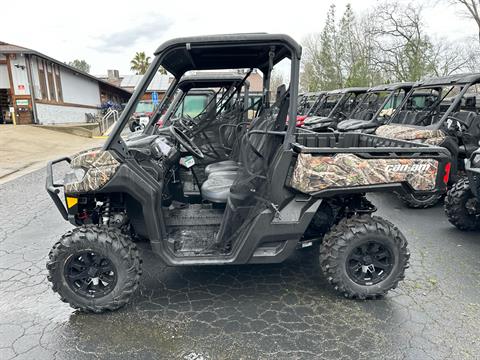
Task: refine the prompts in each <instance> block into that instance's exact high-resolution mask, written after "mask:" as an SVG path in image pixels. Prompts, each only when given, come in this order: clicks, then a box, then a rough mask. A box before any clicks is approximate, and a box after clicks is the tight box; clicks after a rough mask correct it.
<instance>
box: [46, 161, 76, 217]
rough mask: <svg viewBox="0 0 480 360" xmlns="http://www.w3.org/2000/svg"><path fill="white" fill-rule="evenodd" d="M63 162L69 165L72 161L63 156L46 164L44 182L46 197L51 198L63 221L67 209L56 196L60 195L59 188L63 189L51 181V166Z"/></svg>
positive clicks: (60, 185)
mask: <svg viewBox="0 0 480 360" xmlns="http://www.w3.org/2000/svg"><path fill="white" fill-rule="evenodd" d="M64 161H66V162H68V163H69V164H70V163H71V162H72V159H70V158H69V157H68V156H65V157H62V158H60V159H57V160H53V161H50V162H49V163H48V164H47V179H46V182H45V188H46V190H47V192H48V195H50V197H51V198H52V200H53V203H54V204H55V206H56V207H57V209H58V211H59V212H60V214H61V215H62V217H63V218H64V219H65V220H68V211H67V207H66V206H65V204H64V203H63V201H62V199H60V196H58V194H59V193H60V188H63V184H55V183H54V181H53V165H55V164H58V163H61V162H64Z"/></svg>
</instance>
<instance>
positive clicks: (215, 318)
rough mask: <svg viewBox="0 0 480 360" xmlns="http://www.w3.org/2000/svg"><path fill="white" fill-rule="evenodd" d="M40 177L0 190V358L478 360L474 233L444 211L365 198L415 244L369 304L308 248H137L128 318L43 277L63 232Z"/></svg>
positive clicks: (479, 249)
mask: <svg viewBox="0 0 480 360" xmlns="http://www.w3.org/2000/svg"><path fill="white" fill-rule="evenodd" d="M44 176H45V174H44V170H43V169H42V170H39V171H36V172H33V173H31V174H28V175H25V176H23V177H21V178H18V179H16V180H15V181H11V182H8V183H6V184H3V185H0V199H1V201H0V268H1V272H0V295H1V296H0V359H134V358H141V359H163V358H165V359H189V360H200V359H317V358H318V359H320V358H321V359H370V358H381V359H478V358H480V325H479V324H480V300H479V298H480V236H479V235H480V233H462V232H460V231H458V230H456V229H455V228H454V227H452V226H451V225H450V224H449V223H448V222H447V220H446V218H445V216H444V214H443V209H442V208H441V207H440V206H439V207H435V208H433V209H426V210H410V209H406V208H405V207H404V206H403V205H402V204H401V203H400V202H399V201H398V200H397V199H396V197H395V196H393V195H390V194H377V195H373V196H371V197H370V198H371V200H372V201H373V202H374V203H375V205H377V206H378V208H379V211H378V213H377V214H378V215H380V216H384V217H385V218H387V219H389V220H390V221H392V222H394V223H395V224H396V225H397V226H398V227H399V228H400V229H401V230H402V231H403V232H404V234H405V235H406V237H407V238H408V240H409V243H410V251H411V254H412V256H411V266H410V269H408V271H407V277H406V279H405V281H403V282H402V283H400V285H399V288H397V289H396V290H394V291H391V292H390V293H389V294H388V296H386V297H385V298H383V299H380V300H375V301H352V300H347V299H344V298H342V297H341V296H339V295H338V294H337V293H336V292H335V291H334V290H333V289H332V288H331V287H330V286H329V284H327V282H326V279H325V278H324V277H323V275H322V274H321V272H320V269H319V265H318V259H317V256H316V252H315V251H314V249H313V250H307V249H304V250H302V251H298V252H297V253H296V254H295V256H294V257H292V258H291V259H289V260H288V261H287V262H285V263H283V264H278V265H252V266H234V267H211V266H209V267H182V268H171V267H166V266H165V265H163V264H162V263H161V262H160V261H159V260H158V258H156V257H155V256H154V255H153V254H152V253H151V252H150V251H149V250H148V248H147V247H146V246H145V245H144V246H143V248H144V249H143V251H142V256H143V258H144V274H143V277H142V281H141V285H140V289H139V291H138V292H137V294H136V296H135V298H134V300H133V302H132V303H131V304H130V305H128V306H127V307H125V308H124V309H122V310H120V311H117V312H113V313H107V314H101V315H90V314H82V313H77V312H75V311H73V310H72V309H71V308H70V307H69V306H68V305H67V304H64V303H62V302H61V301H60V300H59V298H58V297H57V295H55V294H54V293H53V292H52V291H51V289H50V287H49V283H48V282H47V280H46V270H45V261H46V257H47V254H48V252H49V250H50V247H51V246H52V244H53V243H54V242H55V241H56V240H57V239H58V238H59V237H60V236H61V235H62V234H63V233H64V232H65V231H66V230H68V229H69V228H71V226H70V225H69V224H68V223H66V222H65V221H63V219H62V218H61V217H60V215H59V213H58V212H57V210H56V208H55V207H54V205H53V203H52V201H51V200H50V198H49V197H48V195H47V193H46V192H45V190H44Z"/></svg>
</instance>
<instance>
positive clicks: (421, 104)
mask: <svg viewBox="0 0 480 360" xmlns="http://www.w3.org/2000/svg"><path fill="white" fill-rule="evenodd" d="M479 83H480V74H477V73H472V74H460V75H452V76H448V77H440V78H431V79H426V80H423V81H419V82H417V83H395V84H389V85H380V86H375V87H372V88H362V87H357V88H345V89H339V90H334V91H328V92H325V91H322V92H315V93H305V94H301V95H300V96H299V104H300V105H299V115H298V116H297V126H299V127H301V128H303V129H308V130H311V131H315V132H325V131H336V132H352V131H354V132H363V133H367V134H376V135H379V136H385V137H389V138H395V139H401V140H408V141H416V142H422V143H427V144H434V145H438V146H442V147H445V148H446V149H448V151H449V152H450V153H451V155H452V166H451V169H450V179H449V188H450V190H449V192H448V195H447V199H446V202H445V204H446V206H445V211H446V213H447V216H448V218H449V220H450V221H451V222H452V223H453V224H454V225H455V226H457V227H458V228H461V229H475V228H478V224H479V221H478V220H477V216H478V214H479V212H478V210H477V202H476V200H475V199H474V195H475V194H476V189H475V186H474V185H473V186H472V187H473V188H474V189H473V191H472V190H471V189H470V184H476V178H475V176H474V175H473V173H474V170H472V169H471V168H470V167H469V166H470V164H471V162H470V161H469V159H470V158H472V160H474V159H476V155H474V151H475V150H476V149H477V148H478V145H479V141H480V115H479V110H480V104H479V103H478V100H479V99H480V98H479V97H478V93H477V86H478V84H479ZM479 160H480V158H479ZM466 161H467V167H466V166H465V164H466ZM467 174H469V175H468V176H467ZM442 195H443V194H432V195H429V196H423V195H415V194H406V195H405V194H399V196H400V198H401V199H402V200H404V201H405V203H406V204H407V205H408V206H410V207H415V208H426V207H430V206H433V205H435V204H436V203H437V202H438V201H439V200H440V199H441V198H442Z"/></svg>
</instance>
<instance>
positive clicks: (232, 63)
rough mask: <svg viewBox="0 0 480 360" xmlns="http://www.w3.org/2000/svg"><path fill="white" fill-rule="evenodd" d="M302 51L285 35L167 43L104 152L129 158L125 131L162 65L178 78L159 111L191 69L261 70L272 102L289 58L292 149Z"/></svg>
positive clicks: (149, 128)
mask: <svg viewBox="0 0 480 360" xmlns="http://www.w3.org/2000/svg"><path fill="white" fill-rule="evenodd" d="M301 52H302V49H301V47H300V45H299V44H298V43H297V42H295V41H294V40H293V39H292V38H290V37H289V36H287V35H281V34H280V35H279V34H266V33H254V34H233V35H212V36H199V37H190V38H178V39H173V40H170V41H167V42H165V43H164V44H163V45H161V46H160V47H159V48H158V49H157V51H156V52H155V55H156V56H155V58H154V59H153V61H152V63H151V64H150V66H149V68H148V70H147V72H146V73H145V75H144V76H143V78H142V79H141V81H140V83H139V85H138V87H137V88H136V90H135V91H134V93H133V95H132V97H131V98H130V100H129V101H128V103H127V105H126V107H125V110H124V111H123V113H122V115H121V116H120V119H119V120H118V121H117V123H116V125H115V127H114V129H113V131H112V133H111V134H110V136H109V137H108V139H107V140H106V142H105V144H104V146H103V150H113V151H115V152H116V153H117V154H118V156H119V157H120V158H128V157H129V154H128V148H127V146H126V144H125V143H124V141H123V139H122V138H121V132H122V130H123V128H124V127H125V125H126V124H127V122H128V119H129V118H130V116H131V115H132V113H133V111H134V109H135V105H136V104H137V103H138V101H140V99H141V97H142V96H143V94H144V92H145V90H146V89H147V87H148V85H149V84H150V82H151V81H152V79H153V77H154V76H155V74H156V73H157V71H158V69H159V68H160V66H163V67H164V68H165V69H166V70H167V71H168V72H170V73H171V74H173V76H174V80H173V81H172V83H171V84H170V86H169V88H168V90H167V91H166V93H165V96H164V97H163V99H162V101H161V104H160V106H159V109H163V107H164V106H165V104H166V102H167V99H170V98H171V96H172V94H173V93H174V91H175V89H176V88H177V85H178V82H179V81H180V79H181V77H182V76H183V75H184V74H185V73H186V72H187V71H190V70H214V69H218V70H221V69H239V68H244V69H245V68H257V69H259V70H260V71H262V73H263V75H264V77H263V81H264V98H265V99H267V100H268V99H269V97H270V89H269V83H270V75H271V69H272V67H273V66H274V65H275V64H277V63H279V62H280V61H281V60H283V59H285V58H289V59H290V60H291V64H290V86H289V91H290V103H289V112H288V115H289V116H288V119H289V120H288V127H287V131H286V136H285V139H284V142H283V148H284V149H285V150H288V149H290V148H291V144H292V142H293V140H294V131H295V123H296V115H297V97H298V80H299V71H300V58H301ZM266 54H268V57H267V56H266ZM157 120H158V119H157V116H153V117H152V118H151V119H150V123H149V124H148V125H147V126H146V128H145V130H144V132H145V133H146V134H151V133H152V132H153V130H154V128H153V126H152V124H153V123H155V122H156V121H157Z"/></svg>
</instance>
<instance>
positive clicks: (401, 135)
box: [375, 125, 446, 145]
mask: <svg viewBox="0 0 480 360" xmlns="http://www.w3.org/2000/svg"><path fill="white" fill-rule="evenodd" d="M375 135H378V136H382V137H386V138H390V139H398V140H408V141H415V142H421V143H423V144H430V145H438V144H441V143H442V142H443V141H444V140H445V138H446V135H445V133H444V132H443V131H442V130H432V129H423V128H415V127H411V126H404V125H382V126H380V127H378V129H377V130H376V131H375Z"/></svg>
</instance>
